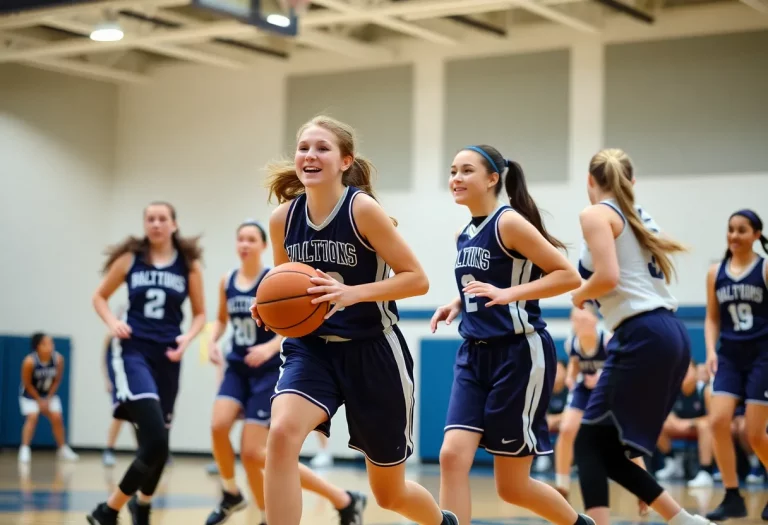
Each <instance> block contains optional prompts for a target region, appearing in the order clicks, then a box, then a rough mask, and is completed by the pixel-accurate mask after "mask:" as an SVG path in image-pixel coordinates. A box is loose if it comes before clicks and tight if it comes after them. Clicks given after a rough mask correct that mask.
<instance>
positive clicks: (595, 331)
mask: <svg viewBox="0 0 768 525" xmlns="http://www.w3.org/2000/svg"><path fill="white" fill-rule="evenodd" d="M593 307H594V308H596V306H593V304H590V305H589V306H585V308H583V309H581V308H574V309H573V310H572V311H571V328H572V330H573V335H572V336H571V337H569V338H568V339H567V340H566V342H565V351H566V353H567V354H568V357H569V358H570V362H569V363H568V369H569V372H570V371H571V370H576V371H577V373H576V378H575V381H573V383H572V384H570V385H569V390H570V395H569V396H568V398H569V399H568V406H567V407H566V409H565V411H564V413H563V420H562V422H561V423H560V434H559V435H558V436H557V443H556V444H555V488H557V491H558V492H560V494H562V495H563V496H565V497H566V498H568V495H569V492H570V487H571V464H572V463H573V444H574V442H575V441H576V435H577V434H578V433H579V428H580V427H581V418H582V416H583V415H584V409H586V408H587V403H589V395H590V394H591V393H592V389H593V388H595V385H596V384H597V380H598V378H599V377H600V371H601V370H602V368H603V363H604V362H605V359H606V357H607V354H606V350H605V347H606V344H608V341H609V340H610V339H611V334H610V333H609V332H607V331H606V330H603V329H601V328H599V327H598V326H597V316H596V315H595V313H594V312H593V311H592V308H593ZM569 376H570V374H569ZM570 382H571V381H569V383H570Z"/></svg>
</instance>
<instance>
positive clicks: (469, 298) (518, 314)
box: [454, 205, 546, 339]
mask: <svg viewBox="0 0 768 525" xmlns="http://www.w3.org/2000/svg"><path fill="white" fill-rule="evenodd" d="M506 212H512V213H515V212H514V210H513V209H512V208H511V207H509V206H506V205H503V206H499V207H498V208H496V209H495V210H494V211H493V212H492V213H491V214H490V215H489V216H488V217H486V218H485V220H483V222H482V223H480V224H479V225H475V224H472V223H470V224H468V225H467V226H466V227H465V228H464V230H462V232H461V234H460V235H459V238H458V240H457V241H456V245H457V248H458V254H457V255H456V263H455V265H454V273H455V277H456V285H457V286H458V287H459V295H460V296H461V312H462V315H461V323H460V324H459V334H461V336H462V337H464V338H465V339H490V338H494V337H502V336H507V335H510V334H529V333H532V332H534V331H537V330H542V329H544V328H545V327H546V323H545V322H544V319H543V318H542V317H541V308H539V301H538V300H533V301H516V302H514V303H510V304H508V305H507V304H504V305H494V306H491V307H490V308H489V307H486V306H485V304H486V303H487V302H488V301H489V300H488V299H487V298H485V297H475V295H474V294H465V293H464V292H463V291H462V290H463V289H464V287H465V286H466V285H468V284H469V283H470V282H472V281H479V282H482V283H488V284H491V285H493V286H496V287H497V288H509V287H511V286H517V285H520V284H525V283H529V282H531V281H535V280H536V279H539V278H540V277H541V273H542V272H541V269H539V268H538V267H537V266H535V265H534V264H533V263H532V262H531V261H529V260H528V259H526V258H525V257H523V256H522V255H521V254H519V253H517V252H515V251H511V250H508V249H507V248H506V247H505V246H504V245H503V244H502V242H501V235H500V233H499V219H500V218H501V216H502V215H503V214H504V213H506Z"/></svg>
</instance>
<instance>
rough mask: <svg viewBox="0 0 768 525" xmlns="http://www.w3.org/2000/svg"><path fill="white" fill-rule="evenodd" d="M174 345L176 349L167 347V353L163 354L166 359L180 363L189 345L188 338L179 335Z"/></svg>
mask: <svg viewBox="0 0 768 525" xmlns="http://www.w3.org/2000/svg"><path fill="white" fill-rule="evenodd" d="M176 345H177V346H176V348H170V347H169V348H168V351H167V352H165V355H166V357H168V359H170V360H171V361H173V362H174V363H178V362H179V361H181V358H182V357H183V356H184V352H185V351H186V349H187V346H188V345H189V337H188V336H187V335H185V334H182V335H180V336H179V337H177V338H176Z"/></svg>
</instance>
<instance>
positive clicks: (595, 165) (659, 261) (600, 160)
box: [589, 149, 687, 283]
mask: <svg viewBox="0 0 768 525" xmlns="http://www.w3.org/2000/svg"><path fill="white" fill-rule="evenodd" d="M632 172H633V168H632V161H631V160H630V159H629V156H628V155H627V154H626V153H624V152H623V151H622V150H620V149H605V150H603V151H601V152H599V153H597V154H596V155H595V156H594V157H592V160H591V161H590V163H589V173H590V175H592V177H594V179H595V181H596V182H597V184H598V185H599V186H600V188H602V189H603V190H604V191H610V192H611V193H613V195H614V197H615V198H616V202H617V203H618V205H619V209H621V213H622V214H623V215H624V217H626V219H627V222H628V223H629V226H630V228H632V232H633V233H634V234H635V237H636V238H637V241H638V242H639V243H640V245H641V246H642V247H644V248H646V249H647V250H648V251H650V252H651V254H652V255H653V257H654V259H655V260H656V265H657V266H658V267H659V269H660V270H661V273H662V274H663V275H664V279H665V280H666V282H667V283H669V282H670V280H671V276H672V275H673V274H674V273H675V267H674V265H673V264H672V260H671V259H670V258H669V255H668V254H670V253H676V252H685V251H687V249H686V247H685V246H684V245H682V244H681V243H679V242H677V241H675V240H672V239H669V238H665V237H662V236H660V235H657V234H656V233H654V232H652V231H651V230H649V229H648V228H646V226H645V224H644V223H643V221H642V219H641V218H640V215H639V214H638V213H637V210H636V209H635V193H634V190H633V189H632V181H633V180H634V177H633V174H632Z"/></svg>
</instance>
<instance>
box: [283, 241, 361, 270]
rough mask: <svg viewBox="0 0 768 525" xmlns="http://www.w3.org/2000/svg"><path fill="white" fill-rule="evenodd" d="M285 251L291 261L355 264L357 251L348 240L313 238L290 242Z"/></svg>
mask: <svg viewBox="0 0 768 525" xmlns="http://www.w3.org/2000/svg"><path fill="white" fill-rule="evenodd" d="M286 252H288V257H289V258H290V259H291V261H295V262H303V263H312V262H326V263H333V264H340V265H342V266H357V251H356V249H355V245H354V244H352V243H349V242H341V241H331V240H326V239H313V240H311V241H303V242H297V243H295V244H290V245H288V246H287V247H286Z"/></svg>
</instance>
